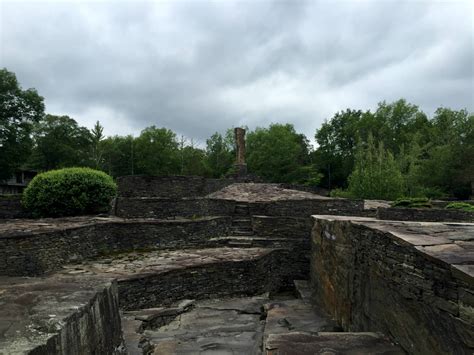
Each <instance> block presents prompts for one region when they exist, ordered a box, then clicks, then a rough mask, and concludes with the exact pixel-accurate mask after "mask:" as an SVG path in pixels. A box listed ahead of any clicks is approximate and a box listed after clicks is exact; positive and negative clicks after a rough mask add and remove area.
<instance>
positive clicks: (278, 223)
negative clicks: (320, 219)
mask: <svg viewBox="0 0 474 355" xmlns="http://www.w3.org/2000/svg"><path fill="white" fill-rule="evenodd" d="M312 226H313V222H312V219H311V217H309V216H308V217H272V216H252V229H253V231H254V232H255V234H256V235H258V236H259V237H271V238H289V239H297V238H299V239H304V240H306V241H307V242H308V245H309V241H310V236H311V228H312Z"/></svg>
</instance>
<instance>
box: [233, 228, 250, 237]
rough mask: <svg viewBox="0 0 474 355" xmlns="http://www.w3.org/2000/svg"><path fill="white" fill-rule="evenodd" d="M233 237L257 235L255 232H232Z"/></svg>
mask: <svg viewBox="0 0 474 355" xmlns="http://www.w3.org/2000/svg"><path fill="white" fill-rule="evenodd" d="M232 234H233V235H240V236H251V235H255V233H254V232H253V230H240V229H239V230H232Z"/></svg>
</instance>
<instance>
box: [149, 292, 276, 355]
mask: <svg viewBox="0 0 474 355" xmlns="http://www.w3.org/2000/svg"><path fill="white" fill-rule="evenodd" d="M267 301H268V298H266V297H265V296H258V297H249V298H231V299H222V300H217V299H215V300H206V301H200V302H197V303H196V305H195V308H194V309H192V310H191V311H189V312H186V313H183V314H181V315H179V316H178V317H176V318H175V319H174V320H173V321H171V322H170V323H169V324H167V325H165V326H162V327H160V328H158V329H156V330H146V331H145V332H144V336H145V337H146V338H147V339H148V341H149V343H150V344H152V346H154V352H153V354H155V355H158V354H159V355H173V354H219V355H221V354H222V355H226V354H242V355H249V354H260V353H261V346H262V334H263V323H262V320H261V316H262V313H263V304H264V303H265V302H267Z"/></svg>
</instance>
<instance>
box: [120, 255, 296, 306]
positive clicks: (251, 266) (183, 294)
mask: <svg viewBox="0 0 474 355" xmlns="http://www.w3.org/2000/svg"><path fill="white" fill-rule="evenodd" d="M284 257H285V252H284V251H279V250H270V251H269V252H266V253H264V254H262V255H260V256H258V257H256V258H251V259H247V260H241V261H233V260H228V261H225V260H223V261H220V262H214V263H209V264H203V265H196V266H191V267H187V268H182V269H172V270H170V271H167V272H163V273H158V274H149V275H140V276H139V277H134V278H127V279H123V280H119V298H120V307H121V308H122V309H125V310H133V309H140V308H152V307H156V306H163V305H170V304H172V303H173V302H176V300H180V299H189V298H192V299H209V298H219V297H230V296H247V295H257V294H262V293H265V292H275V291H278V290H280V289H288V288H289V287H290V285H291V283H292V282H293V280H294V279H295V278H297V277H301V276H302V275H301V274H300V273H299V270H298V269H297V268H294V269H292V268H289V267H288V265H287V264H286V263H282V261H283V260H284V259H283V258H284ZM285 266H286V267H285Z"/></svg>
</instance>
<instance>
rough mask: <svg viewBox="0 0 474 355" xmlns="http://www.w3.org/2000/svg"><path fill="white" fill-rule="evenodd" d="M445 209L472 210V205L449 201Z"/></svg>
mask: <svg viewBox="0 0 474 355" xmlns="http://www.w3.org/2000/svg"><path fill="white" fill-rule="evenodd" d="M446 208H447V209H453V210H461V211H467V212H474V206H473V205H471V204H470V203H466V202H451V203H450V204H448V205H447V206H446Z"/></svg>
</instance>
